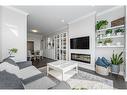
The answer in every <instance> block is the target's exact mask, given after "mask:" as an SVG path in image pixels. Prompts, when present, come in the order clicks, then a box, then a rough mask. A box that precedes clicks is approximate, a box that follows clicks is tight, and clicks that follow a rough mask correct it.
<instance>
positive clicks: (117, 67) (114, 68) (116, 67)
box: [112, 64, 120, 74]
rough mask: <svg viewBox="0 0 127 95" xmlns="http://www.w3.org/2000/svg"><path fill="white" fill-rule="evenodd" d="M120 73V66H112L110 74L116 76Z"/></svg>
mask: <svg viewBox="0 0 127 95" xmlns="http://www.w3.org/2000/svg"><path fill="white" fill-rule="evenodd" d="M119 72H120V65H114V64H112V73H115V74H118V73H119Z"/></svg>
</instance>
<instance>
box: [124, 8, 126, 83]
mask: <svg viewBox="0 0 127 95" xmlns="http://www.w3.org/2000/svg"><path fill="white" fill-rule="evenodd" d="M125 35H126V36H125V37H126V38H125V40H126V41H125V59H126V60H125V65H124V67H125V68H124V70H125V73H124V74H125V75H124V77H125V80H126V81H127V6H126V34H125Z"/></svg>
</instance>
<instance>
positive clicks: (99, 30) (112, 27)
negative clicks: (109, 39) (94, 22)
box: [97, 25, 125, 32]
mask: <svg viewBox="0 0 127 95" xmlns="http://www.w3.org/2000/svg"><path fill="white" fill-rule="evenodd" d="M124 26H125V25H120V26H115V27H109V28H105V29H101V30H97V32H100V31H106V30H108V29H116V28H121V27H124Z"/></svg>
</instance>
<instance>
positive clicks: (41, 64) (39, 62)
mask: <svg viewBox="0 0 127 95" xmlns="http://www.w3.org/2000/svg"><path fill="white" fill-rule="evenodd" d="M53 61H55V60H53V59H49V58H43V59H41V60H35V61H34V60H32V64H33V66H35V67H36V68H40V67H44V66H47V63H49V62H53Z"/></svg>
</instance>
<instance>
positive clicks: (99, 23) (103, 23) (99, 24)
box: [96, 20, 108, 30]
mask: <svg viewBox="0 0 127 95" xmlns="http://www.w3.org/2000/svg"><path fill="white" fill-rule="evenodd" d="M106 25H108V21H107V20H101V21H97V24H96V29H97V30H99V29H104V28H106Z"/></svg>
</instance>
